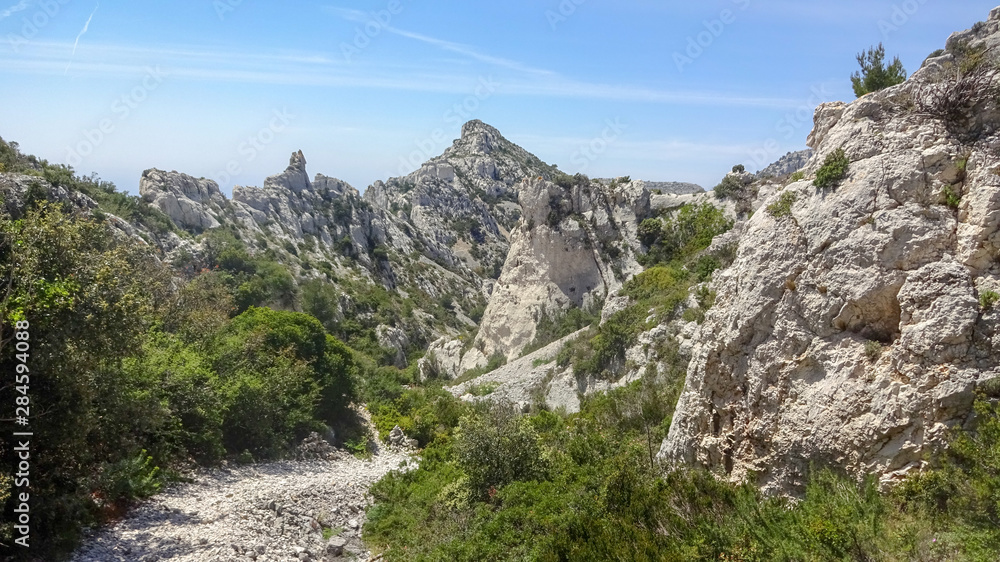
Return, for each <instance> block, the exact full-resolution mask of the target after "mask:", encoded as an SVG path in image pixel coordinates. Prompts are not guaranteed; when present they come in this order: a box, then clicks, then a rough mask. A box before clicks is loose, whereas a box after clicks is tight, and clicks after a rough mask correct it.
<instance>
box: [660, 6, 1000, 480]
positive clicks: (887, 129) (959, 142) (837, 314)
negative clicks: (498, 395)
mask: <svg viewBox="0 0 1000 562" xmlns="http://www.w3.org/2000/svg"><path fill="white" fill-rule="evenodd" d="M977 29H978V31H976V32H975V33H974V34H971V35H970V34H963V37H965V39H966V41H967V42H966V43H965V44H964V46H965V47H970V46H971V47H972V48H975V46H976V45H977V44H992V42H996V40H997V38H998V36H997V35H996V34H997V31H998V29H1000V11H995V12H994V14H991V19H990V22H988V23H987V24H984V25H981V26H977ZM954 44H955V42H954V41H949V45H954ZM960 56H961V53H960V52H959V51H951V50H950V51H949V52H948V53H946V54H945V55H944V57H943V58H942V60H940V61H937V62H936V63H935V64H937V65H939V66H940V65H945V66H948V65H950V68H951V69H952V71H951V73H952V74H951V75H954V72H955V70H954V69H955V68H956V66H957V65H958V64H959V63H960V61H959V60H957V58H958V57H960ZM926 69H927V67H925V70H926ZM934 79H935V78H933V77H932V76H931V75H930V74H929V71H927V72H924V71H922V72H921V73H918V74H917V75H916V76H914V77H913V78H912V79H911V80H910V81H909V82H907V83H905V84H903V85H900V86H897V87H894V88H890V89H888V90H884V91H882V92H878V93H875V94H870V95H868V96H865V97H863V98H861V99H859V100H857V101H855V102H854V103H851V104H844V103H830V104H824V105H822V106H820V107H819V108H818V109H817V111H816V117H815V122H816V123H815V128H814V130H813V132H812V134H811V135H810V138H809V142H808V144H809V145H810V146H811V147H812V148H813V149H814V150H815V154H814V155H813V156H812V157H811V159H810V160H809V163H808V165H807V166H806V167H805V168H804V172H805V174H806V176H807V179H806V180H805V181H799V182H796V183H791V184H789V185H775V184H771V185H765V186H763V187H761V189H760V190H759V195H760V197H761V198H762V200H761V201H759V202H758V207H767V206H769V205H771V204H774V203H776V202H778V201H779V200H785V201H790V202H791V204H790V207H789V208H790V212H789V213H788V214H783V213H780V212H757V213H755V214H753V216H752V218H750V219H749V220H748V221H747V222H746V223H745V224H743V225H740V226H739V227H738V228H737V231H739V232H741V233H742V236H741V238H740V240H739V250H738V253H737V257H736V260H735V263H734V264H733V265H732V267H730V268H729V269H727V270H725V271H722V272H719V273H717V275H716V279H715V285H716V289H717V291H718V298H717V301H716V305H715V307H714V308H713V309H712V310H711V311H709V313H708V315H707V319H706V320H705V322H704V324H703V325H702V326H701V327H700V329H699V330H698V332H697V334H696V338H695V339H696V341H697V343H696V344H695V345H694V347H693V359H692V361H691V364H690V367H689V370H688V374H687V381H686V384H685V387H684V392H683V394H682V396H681V399H680V402H679V404H678V406H677V411H676V413H675V415H674V417H673V422H672V424H671V427H670V431H669V435H668V437H667V438H666V440H665V441H664V442H663V445H662V447H661V449H660V453H659V458H660V459H661V460H662V461H665V462H667V463H683V464H693V465H700V466H704V467H707V468H710V469H712V470H715V471H718V472H720V473H724V474H726V475H728V477H729V478H731V479H734V480H740V479H744V478H746V477H747V476H748V475H750V474H755V475H756V476H757V479H758V483H759V484H761V485H762V486H764V487H765V488H766V489H769V490H771V491H777V492H784V493H789V492H795V491H797V490H799V487H800V486H801V485H802V484H803V482H804V477H805V474H806V472H807V470H808V468H809V466H810V463H821V464H822V463H831V464H835V465H837V466H840V467H843V468H845V469H847V470H849V471H850V472H852V473H854V474H856V475H858V476H861V475H863V474H868V473H874V474H877V475H879V476H880V477H881V479H882V481H883V483H891V482H894V481H898V480H899V479H901V478H902V477H904V476H905V475H906V474H908V473H909V472H911V471H913V470H918V469H920V468H921V467H922V466H923V463H924V462H925V459H926V458H927V456H926V455H927V453H928V452H930V451H931V450H933V449H934V448H935V447H937V446H939V445H941V444H943V443H944V439H945V437H946V435H947V432H948V428H949V427H951V426H954V425H957V424H962V423H964V422H965V421H966V419H967V416H968V414H969V411H970V407H971V404H972V401H973V398H974V390H975V389H976V387H977V385H978V384H979V383H981V382H983V381H984V380H987V379H990V378H993V377H997V376H1000V359H998V358H1000V312H998V311H996V310H984V309H983V308H982V307H981V306H980V303H979V295H980V294H982V293H983V292H984V291H986V290H997V289H1000V263H998V253H1000V176H998V175H997V170H998V169H1000V167H998V166H1000V156H998V154H1000V152H998V148H1000V135H998V134H997V133H996V131H997V130H998V127H1000V113H998V111H997V106H996V101H995V96H993V95H992V94H991V93H990V92H989V91H978V92H975V91H974V92H972V93H971V95H972V96H973V99H969V100H966V101H967V102H968V107H969V108H970V111H971V113H970V114H971V115H975V116H976V118H975V119H973V120H972V122H968V123H962V124H956V123H948V122H945V121H944V119H942V117H946V116H945V115H944V114H941V115H935V114H933V113H929V112H927V111H925V110H921V108H925V109H926V108H931V109H932V108H933V107H934V104H935V103H937V100H935V99H932V96H933V92H935V91H937V90H936V86H934V85H933V82H932V81H933V80H934ZM838 149H842V150H844V152H845V154H846V156H847V157H848V159H849V160H850V165H849V169H848V173H847V175H846V177H845V178H843V180H842V181H840V182H839V183H838V184H837V185H836V186H834V187H831V188H827V189H819V188H817V187H815V186H814V185H813V183H812V178H813V177H814V176H815V174H816V172H817V171H818V170H819V169H820V168H821V166H822V165H823V164H824V162H825V160H826V158H827V157H828V156H829V155H831V154H832V153H834V152H835V151H837V150H838Z"/></svg>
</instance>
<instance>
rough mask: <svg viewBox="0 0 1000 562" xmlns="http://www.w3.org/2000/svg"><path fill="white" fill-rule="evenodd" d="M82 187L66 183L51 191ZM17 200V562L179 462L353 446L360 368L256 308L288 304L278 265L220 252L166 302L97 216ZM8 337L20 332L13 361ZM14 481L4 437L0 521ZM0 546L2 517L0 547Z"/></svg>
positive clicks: (54, 547)
mask: <svg viewBox="0 0 1000 562" xmlns="http://www.w3.org/2000/svg"><path fill="white" fill-rule="evenodd" d="M5 146H7V149H6V151H5V152H4V158H5V161H4V162H5V167H7V166H8V165H10V166H11V168H13V169H19V168H18V166H22V167H23V166H25V165H34V164H35V163H37V164H38V166H39V167H40V168H41V173H42V174H43V175H47V174H46V173H47V172H50V171H51V170H52V168H51V167H50V166H48V165H47V164H45V163H44V162H40V163H39V162H37V161H35V160H31V159H24V158H20V159H18V160H17V161H15V162H11V161H10V158H11V155H12V154H13V155H15V156H17V152H16V150H14V149H11V147H10V146H9V145H5ZM15 149H16V147H15ZM25 162H27V164H25ZM32 169H34V168H32ZM29 175H34V174H29ZM85 184H89V182H88V180H86V179H81V178H77V177H75V176H72V175H71V176H70V179H68V180H66V183H65V186H68V187H69V188H71V189H77V188H79V186H81V185H85ZM108 191H109V192H111V191H113V188H108ZM29 195H32V197H31V198H29V201H28V202H27V207H26V208H24V209H21V210H20V213H19V215H18V216H16V217H14V216H11V215H9V214H7V213H0V279H2V281H3V283H2V286H0V323H2V333H0V370H2V372H4V373H14V372H15V370H16V365H17V364H19V363H23V364H26V365H27V367H24V368H22V369H21V372H23V374H24V375H27V377H26V378H24V379H22V381H20V382H19V383H18V385H17V386H15V381H14V379H13V378H12V377H6V378H5V380H4V382H3V383H2V385H0V401H2V402H3V403H4V404H14V403H15V400H16V399H18V398H19V397H22V398H21V400H22V401H24V400H25V398H23V397H24V396H27V397H28V399H30V416H29V417H30V425H29V426H28V428H27V429H29V430H30V431H32V432H34V434H35V435H37V436H39V437H38V439H37V440H35V441H33V442H32V449H31V474H30V483H31V507H32V511H31V517H32V519H31V529H32V545H33V547H35V548H33V549H32V550H31V551H30V553H31V555H32V556H35V557H38V556H41V557H43V558H45V559H57V558H59V557H60V556H61V555H62V554H64V553H66V552H67V551H69V550H70V549H71V548H72V547H73V546H74V545H75V544H76V541H77V540H78V538H79V536H80V532H81V530H82V528H83V527H85V526H88V525H91V524H96V523H100V522H102V521H105V520H108V519H109V518H113V517H115V516H117V515H118V514H120V513H121V511H122V510H123V509H124V508H125V507H127V506H128V505H129V503H130V502H132V501H133V500H134V499H136V498H140V497H143V496H146V495H149V494H152V493H155V492H156V491H157V490H158V489H159V488H160V487H161V486H162V484H163V483H165V482H167V481H169V480H170V479H173V478H176V477H177V476H178V475H179V474H180V473H181V471H183V469H184V468H185V467H188V466H191V465H192V464H193V463H200V464H212V463H215V462H218V461H219V460H221V459H223V458H226V457H228V458H230V459H233V460H239V461H250V460H254V459H269V458H275V457H278V456H281V455H283V454H285V453H286V452H287V451H288V450H289V447H290V446H291V445H292V444H293V443H294V442H296V440H297V439H301V438H302V437H304V436H305V435H306V434H307V433H308V432H310V431H324V430H326V428H328V427H332V428H335V429H336V430H337V431H338V434H341V435H344V436H345V437H346V436H349V435H351V432H352V431H355V432H356V424H355V422H354V421H353V418H352V414H351V413H350V411H349V410H348V409H347V406H348V404H350V403H351V402H352V401H354V400H358V399H359V393H360V392H361V391H362V389H363V387H362V385H361V381H362V380H364V377H363V376H362V373H363V372H368V371H373V370H374V369H375V366H374V365H375V364H374V363H373V362H372V361H370V360H369V359H367V358H365V357H364V356H362V355H360V354H358V353H356V352H355V351H353V350H351V349H350V348H348V347H347V346H346V345H344V344H343V343H341V342H340V341H338V340H337V339H335V338H334V337H333V336H332V335H330V334H329V333H328V332H327V330H325V329H324V328H323V326H322V324H321V323H320V322H319V321H318V320H317V319H315V318H314V317H312V316H309V315H307V314H303V313H299V312H292V311H288V310H277V309H271V308H260V306H262V305H268V304H274V305H280V304H281V303H288V302H290V301H291V300H293V299H294V297H293V295H294V292H293V291H294V286H293V284H292V281H291V277H290V276H289V275H288V273H287V271H285V270H284V268H283V267H282V266H280V265H279V264H277V263H275V262H270V261H268V260H266V259H263V258H259V259H250V258H248V256H246V255H244V254H242V253H240V252H239V251H238V248H237V247H235V246H234V245H232V244H230V245H228V246H227V245H224V244H222V245H218V248H217V249H218V252H216V253H215V254H213V257H212V259H214V260H216V261H217V262H218V265H220V266H221V267H219V268H218V269H216V268H215V267H213V268H211V269H204V270H197V271H191V272H188V273H189V275H188V277H187V279H186V281H183V282H182V285H181V286H179V287H178V286H176V284H177V282H178V279H177V278H176V277H174V275H175V272H172V271H169V270H168V269H167V268H166V267H164V266H163V265H162V264H161V263H160V262H159V261H158V260H157V259H156V258H155V256H154V255H153V252H151V251H150V248H149V247H148V246H146V245H144V244H142V243H141V242H138V241H136V240H134V239H132V238H129V237H127V236H122V235H121V234H120V233H117V234H116V233H115V232H114V230H113V229H112V228H111V227H110V226H109V224H108V223H107V222H106V221H105V220H103V218H102V217H100V215H99V214H98V213H94V214H92V215H84V214H81V213H79V212H78V211H74V210H71V209H69V208H66V207H63V206H62V205H60V204H57V203H54V202H51V201H48V200H47V197H46V192H45V191H44V190H40V191H38V192H37V193H34V194H32V193H30V192H29ZM119 195H120V194H119ZM95 215H96V216H95ZM17 322H27V324H26V325H27V326H28V327H29V329H28V330H27V334H28V337H29V339H28V340H27V341H28V345H29V352H28V354H27V355H26V356H24V355H22V356H21V357H18V354H20V353H21V351H19V350H17V349H16V347H15V345H14V343H15V342H14V341H13V339H12V338H13V335H14V334H13V326H14V325H15V324H16V323H17ZM24 325H25V324H22V326H24ZM22 348H23V346H22ZM25 369H26V371H25ZM25 382H26V383H27V384H26V386H25ZM18 386H21V387H22V389H23V392H22V390H21V389H19V388H18ZM4 421H5V423H6V424H9V423H10V422H12V421H13V420H4ZM14 466H16V465H15V452H14V451H13V446H12V444H11V443H10V442H9V441H8V440H7V436H6V435H5V436H4V438H3V441H2V442H0V501H2V502H3V504H4V509H5V510H6V511H5V513H11V510H12V509H13V505H12V503H11V502H13V500H14V498H11V495H10V494H11V491H12V484H13V481H12V478H11V476H12V472H11V468H12V467H14ZM19 489H20V488H19ZM20 491H23V489H20ZM11 540H12V525H11V523H10V521H9V520H8V519H7V518H6V517H5V518H4V521H3V523H2V524H0V544H3V545H5V546H9V545H10V544H11ZM19 552H20V555H21V556H23V555H24V554H25V551H19Z"/></svg>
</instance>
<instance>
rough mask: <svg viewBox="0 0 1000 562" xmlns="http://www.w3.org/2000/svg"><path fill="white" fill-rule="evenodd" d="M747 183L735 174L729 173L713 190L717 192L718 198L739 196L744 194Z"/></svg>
mask: <svg viewBox="0 0 1000 562" xmlns="http://www.w3.org/2000/svg"><path fill="white" fill-rule="evenodd" d="M745 187H746V186H745V185H743V182H742V181H740V179H739V178H738V177H736V176H734V175H727V176H726V177H724V178H722V181H721V182H719V185H717V186H715V187H714V188H713V189H712V191H713V192H714V193H715V197H716V198H718V199H725V198H727V197H737V196H740V195H742V194H743V192H744V189H745Z"/></svg>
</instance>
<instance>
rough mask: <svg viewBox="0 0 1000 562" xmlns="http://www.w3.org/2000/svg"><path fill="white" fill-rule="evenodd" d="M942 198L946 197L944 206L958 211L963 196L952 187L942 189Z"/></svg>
mask: <svg viewBox="0 0 1000 562" xmlns="http://www.w3.org/2000/svg"><path fill="white" fill-rule="evenodd" d="M941 196H942V197H944V204H945V205H947V206H948V207H950V208H952V209H955V210H958V206H959V205H960V204H961V203H962V195H961V194H960V193H958V192H956V191H955V189H954V188H953V187H952V186H950V185H946V186H944V187H942V188H941Z"/></svg>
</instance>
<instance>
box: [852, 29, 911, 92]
mask: <svg viewBox="0 0 1000 562" xmlns="http://www.w3.org/2000/svg"><path fill="white" fill-rule="evenodd" d="M857 58H858V64H859V65H861V71H860V72H855V73H854V74H853V75H851V83H852V85H853V86H854V93H855V95H857V97H859V98H860V97H861V96H863V95H865V94H869V93H871V92H877V91H879V90H884V89H885V88H888V87H890V86H895V85H896V84H902V83H903V82H905V81H906V70H905V69H904V68H903V63H902V62H901V61H900V60H899V57H895V58H894V59H893V61H892V64H890V65H889V66H888V67H887V66H886V65H885V47H883V46H882V44H881V43H879V44H878V47H872V48H870V49H868V52H862V53H858V57H857Z"/></svg>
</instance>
